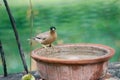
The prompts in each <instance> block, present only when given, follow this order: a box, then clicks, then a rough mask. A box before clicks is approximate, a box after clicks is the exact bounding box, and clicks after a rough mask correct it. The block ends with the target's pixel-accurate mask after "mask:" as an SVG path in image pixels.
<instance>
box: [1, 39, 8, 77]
mask: <svg viewBox="0 0 120 80" xmlns="http://www.w3.org/2000/svg"><path fill="white" fill-rule="evenodd" d="M0 53H1V58H2V64H3V70H4V77H6V76H7V75H8V73H7V67H6V60H5V55H4V51H3V48H2V43H1V41H0Z"/></svg>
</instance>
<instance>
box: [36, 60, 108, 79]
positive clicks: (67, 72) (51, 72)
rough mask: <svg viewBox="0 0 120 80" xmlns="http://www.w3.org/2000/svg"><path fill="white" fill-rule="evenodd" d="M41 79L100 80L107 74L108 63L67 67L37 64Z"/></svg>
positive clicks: (63, 65)
mask: <svg viewBox="0 0 120 80" xmlns="http://www.w3.org/2000/svg"><path fill="white" fill-rule="evenodd" d="M37 65H38V70H39V72H40V76H41V78H43V79H45V80H98V79H99V78H100V77H103V76H104V75H105V74H106V72H107V62H101V63H97V64H86V65H80V64H78V65H68V64H67V65H65V64H51V63H50V64H49V63H47V64H46V63H43V62H39V61H38V62H37Z"/></svg>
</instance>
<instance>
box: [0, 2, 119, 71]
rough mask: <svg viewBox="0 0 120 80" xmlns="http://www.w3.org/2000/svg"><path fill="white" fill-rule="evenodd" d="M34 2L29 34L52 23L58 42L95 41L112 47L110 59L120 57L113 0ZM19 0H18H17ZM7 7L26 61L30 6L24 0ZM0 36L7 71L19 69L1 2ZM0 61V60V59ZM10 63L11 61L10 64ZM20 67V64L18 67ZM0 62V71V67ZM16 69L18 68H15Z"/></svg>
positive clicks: (15, 49) (117, 14)
mask: <svg viewBox="0 0 120 80" xmlns="http://www.w3.org/2000/svg"><path fill="white" fill-rule="evenodd" d="M44 1H45V0H44ZM44 1H43V3H40V2H39V3H35V2H33V3H34V4H35V5H34V4H33V12H34V22H33V23H34V26H33V28H32V29H33V33H32V35H33V36H34V35H36V34H37V33H40V32H43V31H46V30H48V29H49V26H51V25H53V26H56V28H57V32H58V40H57V41H56V43H55V44H57V42H59V41H60V40H62V41H63V42H64V43H97V44H104V45H108V46H111V47H113V48H114V49H115V50H116V54H115V56H114V57H113V58H112V59H111V61H119V59H120V55H119V53H120V49H119V48H120V31H119V30H120V27H119V25H120V6H119V5H120V4H119V1H118V2H115V0H89V1H85V0H80V1H79V0H70V1H65V2H64V1H60V0H58V1H55V2H54V1H53V2H50V3H49V2H44ZM18 2H20V1H18ZM11 11H12V13H13V16H14V17H15V21H16V25H17V29H18V32H19V35H20V40H21V42H22V47H23V50H24V52H25V56H26V60H27V63H28V64H29V59H30V58H29V56H30V55H29V54H30V50H31V49H30V44H29V41H28V40H27V39H29V38H31V30H30V28H31V27H30V13H29V12H30V9H29V7H28V5H25V3H24V4H23V5H22V4H21V3H20V4H19V6H18V5H13V4H12V2H11ZM0 39H1V40H2V42H3V45H4V51H5V53H6V57H7V64H8V67H9V68H10V69H9V72H16V70H17V71H21V70H22V63H21V60H20V57H19V54H18V49H17V45H16V41H15V37H14V34H13V31H12V27H11V24H10V21H9V18H8V15H7V13H6V11H5V8H4V6H0ZM0 64H1V62H0ZM13 65H15V66H14V67H13ZM18 67H21V68H18ZM1 69H2V68H1V65H0V71H1ZM18 69H19V70H18Z"/></svg>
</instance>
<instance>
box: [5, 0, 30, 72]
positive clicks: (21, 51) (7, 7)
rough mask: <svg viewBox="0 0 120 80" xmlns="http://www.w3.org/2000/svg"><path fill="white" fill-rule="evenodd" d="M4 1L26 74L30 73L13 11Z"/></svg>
mask: <svg viewBox="0 0 120 80" xmlns="http://www.w3.org/2000/svg"><path fill="white" fill-rule="evenodd" d="M3 1H4V4H5V7H6V10H7V13H8V15H9V19H10V22H11V25H12V28H13V31H14V34H15V38H16V41H17V45H18V49H19V53H20V56H21V59H22V62H23V66H24V69H25V71H26V73H28V67H27V64H26V62H25V56H24V53H23V50H22V48H21V44H20V40H19V36H18V32H17V29H16V23H15V20H14V18H13V16H12V14H11V11H10V8H9V6H8V3H7V1H6V0H3Z"/></svg>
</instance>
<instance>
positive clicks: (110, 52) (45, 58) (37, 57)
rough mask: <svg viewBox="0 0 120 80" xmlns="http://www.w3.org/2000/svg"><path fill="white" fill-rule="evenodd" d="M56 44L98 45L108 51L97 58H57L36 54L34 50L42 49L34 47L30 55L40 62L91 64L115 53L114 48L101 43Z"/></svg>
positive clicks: (108, 57)
mask: <svg viewBox="0 0 120 80" xmlns="http://www.w3.org/2000/svg"><path fill="white" fill-rule="evenodd" d="M57 46H66V47H67V46H91V47H98V48H102V49H104V50H107V51H108V52H109V53H108V54H106V55H103V56H100V57H97V58H92V59H83V60H66V59H57V58H48V57H44V56H40V55H38V54H35V52H36V51H38V50H40V49H43V48H38V49H35V50H33V51H32V52H31V57H32V58H33V59H35V60H36V61H41V62H47V63H62V64H91V63H99V62H104V61H108V60H109V59H110V58H111V57H112V56H113V55H114V53H115V51H114V49H113V48H111V47H108V46H105V45H102V44H90V43H87V44H86V43H85V44H84V43H83V44H62V45H57Z"/></svg>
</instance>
